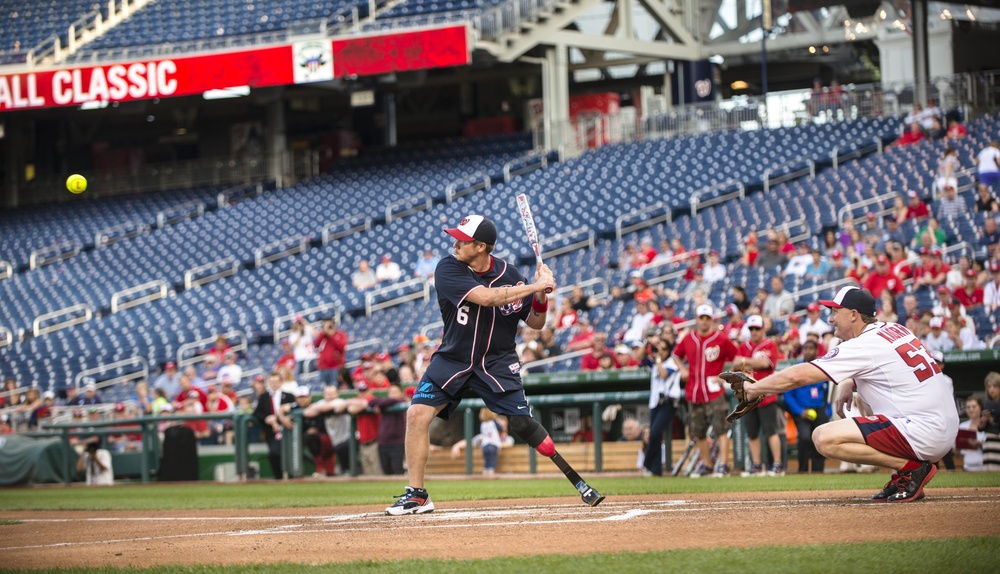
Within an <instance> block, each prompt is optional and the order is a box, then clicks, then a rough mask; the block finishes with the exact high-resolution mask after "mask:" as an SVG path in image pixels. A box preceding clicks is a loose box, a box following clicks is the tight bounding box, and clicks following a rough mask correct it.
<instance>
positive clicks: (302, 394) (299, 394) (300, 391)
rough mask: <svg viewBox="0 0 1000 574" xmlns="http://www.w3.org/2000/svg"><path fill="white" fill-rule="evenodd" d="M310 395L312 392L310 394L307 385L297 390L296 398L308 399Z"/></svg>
mask: <svg viewBox="0 0 1000 574" xmlns="http://www.w3.org/2000/svg"><path fill="white" fill-rule="evenodd" d="M310 395H312V392H310V391H309V387H307V386H305V385H302V386H300V387H299V388H297V389H295V396H296V397H308V396H310Z"/></svg>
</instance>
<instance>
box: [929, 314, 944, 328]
mask: <svg viewBox="0 0 1000 574" xmlns="http://www.w3.org/2000/svg"><path fill="white" fill-rule="evenodd" d="M930 327H931V329H940V328H942V327H944V319H942V318H941V317H931V323H930Z"/></svg>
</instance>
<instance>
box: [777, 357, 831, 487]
mask: <svg viewBox="0 0 1000 574" xmlns="http://www.w3.org/2000/svg"><path fill="white" fill-rule="evenodd" d="M817 356H819V355H818V343H816V341H811V340H810V341H806V342H804V343H802V362H803V363H810V362H812V361H814V360H816V357H817ZM828 395H829V383H828V382H827V381H822V382H819V383H813V384H811V385H806V386H804V387H799V388H797V389H792V390H790V391H787V392H785V394H784V398H785V405H786V406H787V407H788V412H789V414H791V415H792V418H793V419H794V420H795V429H796V431H797V433H796V434H797V436H798V440H797V447H798V457H799V474H803V473H807V472H810V470H811V471H812V472H814V473H817V474H822V473H823V471H824V470H825V468H824V467H825V464H826V458H825V457H824V456H823V455H821V454H820V453H819V452H818V451H817V450H816V446H815V445H814V444H813V441H812V434H813V431H815V430H816V427H818V426H819V425H821V424H824V423H826V422H827V421H828V420H830V416H831V414H832V409H831V406H830V404H829V402H828V401H827V396H828ZM810 463H811V464H812V467H811V468H810Z"/></svg>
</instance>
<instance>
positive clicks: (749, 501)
mask: <svg viewBox="0 0 1000 574" xmlns="http://www.w3.org/2000/svg"><path fill="white" fill-rule="evenodd" d="M870 495H871V493H870V492H867V491H837V492H785V493H773V492H772V493H747V492H742V493H731V494H719V493H715V494H704V495H700V494H696V495H685V496H684V497H683V498H677V497H675V496H671V495H663V496H660V497H657V496H649V495H642V496H614V497H609V499H608V500H606V501H605V502H604V503H602V504H601V505H600V506H598V507H594V508H591V507H587V506H583V505H582V504H581V503H579V501H577V500H574V499H573V498H571V497H565V498H559V499H520V500H484V501H462V502H459V501H438V502H437V505H438V507H437V509H436V510H435V511H434V512H432V513H428V514H422V515H411V516H386V515H385V514H384V511H383V508H382V507H372V506H363V507H357V506H356V507H339V508H330V507H327V508H315V509H273V510H256V511H255V510H205V511H170V512H168V511H150V512H144V513H136V512H130V513H129V512H111V511H75V512H68V511H67V512H55V511H50V512H21V511H4V512H0V519H7V520H11V521H18V523H15V524H9V525H6V526H3V534H4V536H3V537H2V538H0V555H3V556H4V563H5V567H12V568H42V567H63V568H66V567H73V566H102V565H109V566H130V565H135V566H139V565H141V566H151V565H158V564H239V563H274V562H297V563H311V564H323V563H329V562H350V561H355V560H367V561H372V560H375V561H383V560H384V561H389V560H397V559H400V555H398V554H397V553H394V552H392V551H391V549H393V548H399V545H400V544H401V541H403V540H405V544H406V546H407V547H408V548H420V556H421V557H423V558H450V559H477V558H491V557H497V556H528V555H541V554H585V553H594V552H601V553H606V552H623V551H652V550H675V549H685V548H718V547H722V546H759V545H762V544H767V545H773V544H779V545H799V544H819V543H840V542H867V541H872V540H882V539H886V537H887V536H890V535H891V536H892V537H893V539H898V538H899V537H900V536H903V537H905V538H911V539H919V538H947V537H954V536H982V535H986V536H989V535H1000V521H978V520H969V519H968V517H969V516H995V515H998V514H1000V489H994V488H988V489H935V490H934V492H933V493H928V497H927V498H926V499H925V500H923V501H920V502H916V503H898V504H890V503H872V502H870V501H868V497H869V496H870ZM903 522H905V523H906V524H907V525H908V526H907V528H906V529H905V530H904V532H902V533H901V532H899V531H898V529H895V530H893V531H892V532H891V533H887V531H886V530H885V528H884V525H885V524H888V523H903ZM764 526H766V528H764ZM459 529H460V530H459ZM734 532H739V533H740V535H739V536H733V533H734ZM775 532H781V533H782V535H781V536H780V537H775V536H774V535H773V533H775Z"/></svg>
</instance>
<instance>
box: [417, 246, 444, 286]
mask: <svg viewBox="0 0 1000 574" xmlns="http://www.w3.org/2000/svg"><path fill="white" fill-rule="evenodd" d="M440 260H441V258H440V257H438V256H437V255H436V254H435V253H434V251H433V250H431V249H425V250H424V257H423V258H422V259H421V260H420V261H417V266H416V268H415V269H414V270H413V276H414V277H417V278H418V279H419V278H424V279H427V281H428V282H430V283H431V284H432V285H433V284H434V270H435V269H437V264H438V261H440Z"/></svg>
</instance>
